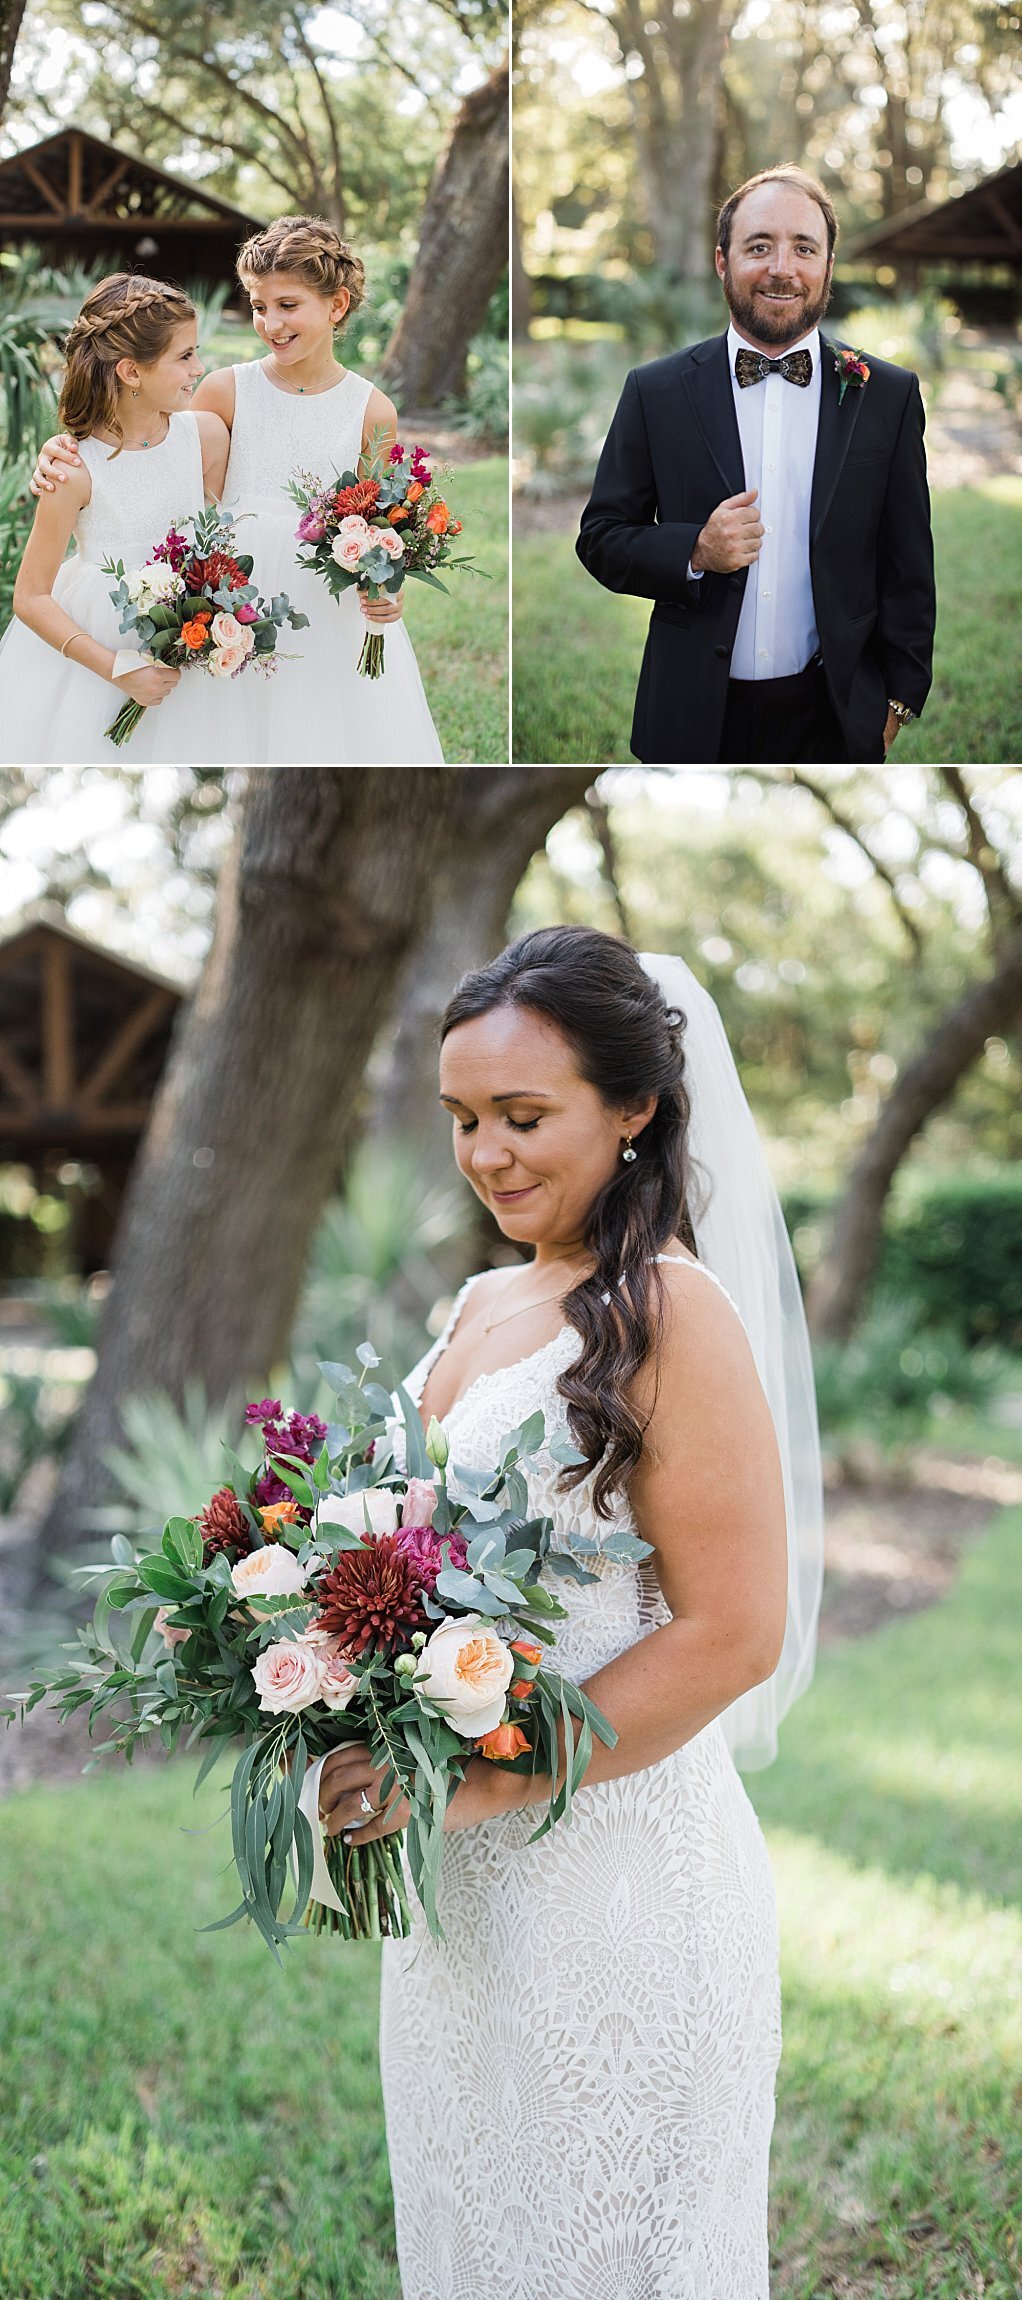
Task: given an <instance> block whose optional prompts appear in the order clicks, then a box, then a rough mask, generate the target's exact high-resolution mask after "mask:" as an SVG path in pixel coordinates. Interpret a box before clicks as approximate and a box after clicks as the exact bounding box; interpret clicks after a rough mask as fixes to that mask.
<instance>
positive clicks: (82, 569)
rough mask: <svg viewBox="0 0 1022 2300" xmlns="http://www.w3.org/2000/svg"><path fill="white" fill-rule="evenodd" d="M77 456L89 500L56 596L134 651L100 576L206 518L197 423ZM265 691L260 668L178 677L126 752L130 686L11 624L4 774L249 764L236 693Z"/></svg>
mask: <svg viewBox="0 0 1022 2300" xmlns="http://www.w3.org/2000/svg"><path fill="white" fill-rule="evenodd" d="M78 453H79V455H80V456H81V458H82V462H83V463H84V464H85V466H86V468H87V470H88V472H89V475H90V478H91V482H92V494H91V497H90V500H89V502H88V503H87V504H86V505H85V508H84V510H83V511H82V512H81V513H80V514H79V517H78V521H77V525H76V527H75V535H74V540H75V545H76V548H75V550H74V552H73V553H72V554H71V556H70V557H69V558H67V559H65V561H64V564H63V566H62V567H61V568H60V570H59V572H58V574H57V578H56V581H55V583H54V585H53V597H54V599H56V600H57V601H59V604H60V605H61V606H62V607H63V608H64V611H65V613H66V614H68V615H70V616H71V617H72V619H73V620H74V622H76V623H79V624H80V625H81V627H82V630H83V631H87V632H88V634H89V637H90V638H91V639H98V640H100V641H101V642H102V644H103V645H104V646H106V647H112V648H114V649H115V650H117V649H120V648H128V647H132V646H136V645H137V644H138V642H137V641H136V640H135V638H134V635H133V634H131V633H128V634H127V635H125V636H122V634H121V632H120V630H119V628H118V624H119V617H118V614H117V610H116V608H115V607H114V606H113V604H112V602H111V598H110V593H111V591H112V590H113V588H114V585H115V578H114V577H113V576H112V575H106V574H104V572H103V561H104V560H105V559H114V560H116V559H120V560H121V561H122V562H123V565H124V566H125V568H130V567H140V566H142V565H144V563H145V561H146V560H147V559H150V558H151V556H152V552H153V547H154V545H155V544H157V543H161V542H162V540H163V537H164V536H165V535H166V534H167V532H168V530H169V529H170V528H171V527H172V526H179V525H180V523H181V521H182V520H184V519H190V518H193V517H194V516H195V514H196V513H198V512H201V510H202V509H203V505H204V502H205V491H204V487H203V478H202V450H201V446H200V441H199V427H198V424H197V422H196V419H195V417H194V415H190V414H181V415H172V416H171V417H170V428H169V430H168V432H167V436H166V439H164V440H162V441H161V442H160V443H159V445H157V446H156V447H148V448H145V449H141V448H136V449H124V450H123V451H122V452H121V454H120V455H115V454H114V453H113V451H112V449H111V448H110V447H109V446H107V445H106V443H105V442H103V441H100V440H98V439H82V440H79V442H78ZM247 684H252V685H255V686H257V687H260V688H262V686H263V681H262V679H261V678H260V676H259V674H258V673H257V672H252V673H250V674H249V675H248V679H247V680H246V679H244V678H241V679H229V680H223V681H217V680H215V679H210V678H208V677H207V676H206V675H205V674H204V673H203V672H201V671H197V670H196V671H185V672H183V674H182V676H181V678H180V680H179V681H178V684H177V686H176V687H175V688H174V690H173V693H172V694H170V695H168V696H167V698H166V700H165V701H164V702H162V703H158V704H155V705H151V706H150V708H149V709H148V710H147V711H146V713H145V716H144V717H143V718H142V719H141V720H140V722H139V724H138V726H137V727H136V728H135V730H134V732H133V734H132V735H131V736H130V738H129V740H128V742H127V744H126V745H125V747H124V750H123V751H119V750H118V749H117V747H116V745H115V744H113V743H112V742H110V740H109V738H108V737H107V735H106V733H105V729H106V728H107V727H109V726H111V725H112V724H113V721H114V719H115V718H116V716H117V713H118V711H119V710H120V708H121V705H122V703H124V702H127V701H128V699H129V698H128V696H127V694H126V692H125V690H124V688H123V687H115V686H114V685H112V684H111V682H110V681H109V680H108V679H101V678H98V677H97V675H96V673H95V672H94V671H90V670H88V669H87V668H86V666H85V665H84V664H83V663H80V662H77V663H76V662H75V659H74V654H73V651H72V652H71V653H70V654H68V655H61V654H59V653H58V651H57V649H56V648H55V647H51V646H49V645H48V644H47V642H46V640H45V639H40V638H39V636H38V634H37V633H36V632H35V631H30V630H29V628H28V625H27V624H25V623H19V622H18V621H17V620H16V619H15V620H14V621H13V622H12V623H11V624H10V626H9V628H8V630H7V631H6V633H5V634H4V638H3V640H2V642H0V763H2V764H3V765H5V766H35V765H44V766H45V765H52V766H93V765H99V764H106V763H108V762H112V761H113V760H115V759H119V758H123V759H124V761H125V763H126V764H128V765H130V766H148V765H153V764H164V763H173V764H174V765H180V763H181V762H182V761H183V760H195V761H205V760H215V761H216V762H217V763H218V764H219V763H224V762H228V761H230V762H232V763H237V762H239V761H241V760H242V759H243V757H244V745H245V740H246V737H245V730H244V724H243V713H242V711H241V710H240V709H239V701H240V694H239V690H240V689H241V688H242V686H243V685H247Z"/></svg>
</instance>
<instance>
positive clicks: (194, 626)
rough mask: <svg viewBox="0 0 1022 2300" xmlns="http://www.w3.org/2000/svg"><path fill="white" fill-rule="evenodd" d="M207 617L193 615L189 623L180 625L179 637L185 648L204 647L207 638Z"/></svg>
mask: <svg viewBox="0 0 1022 2300" xmlns="http://www.w3.org/2000/svg"><path fill="white" fill-rule="evenodd" d="M208 623H209V617H208V615H193V617H192V620H191V622H190V623H182V625H181V637H182V639H183V640H184V643H185V646H186V647H192V648H194V647H204V646H205V644H206V641H207V639H208V637H209V631H208V628H207V626H208Z"/></svg>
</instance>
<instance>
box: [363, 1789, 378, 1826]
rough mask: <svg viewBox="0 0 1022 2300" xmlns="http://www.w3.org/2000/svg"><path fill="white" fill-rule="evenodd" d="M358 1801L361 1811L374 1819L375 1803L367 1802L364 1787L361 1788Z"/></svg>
mask: <svg viewBox="0 0 1022 2300" xmlns="http://www.w3.org/2000/svg"><path fill="white" fill-rule="evenodd" d="M360 1802H361V1806H362V1811H363V1813H366V1814H368V1815H369V1817H370V1818H371V1819H373V1820H375V1817H376V1806H375V1805H371V1804H370V1802H369V1799H368V1797H367V1796H366V1793H365V1790H364V1789H363V1791H362V1796H361V1799H360Z"/></svg>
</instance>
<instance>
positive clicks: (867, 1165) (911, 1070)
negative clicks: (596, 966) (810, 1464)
mask: <svg viewBox="0 0 1022 2300" xmlns="http://www.w3.org/2000/svg"><path fill="white" fill-rule="evenodd" d="M1020 1023H1022V933H1016V934H1015V935H1014V936H1012V937H1011V938H1010V939H1009V940H1006V941H1005V942H1004V943H1003V944H1002V946H1001V948H1000V950H999V953H998V958H997V963H996V965H995V968H994V972H993V973H992V974H991V975H990V976H988V978H987V980H986V981H985V982H980V983H977V984H976V985H975V986H974V987H973V988H972V989H970V990H968V991H966V993H965V995H964V997H962V998H961V999H960V1000H959V1002H958V1004H957V1006H955V1007H953V1008H952V1010H951V1012H950V1014H946V1015H944V1016H943V1017H942V1019H941V1021H940V1022H939V1023H938V1024H937V1025H936V1027H935V1029H934V1030H932V1031H931V1033H930V1036H929V1037H928V1038H927V1040H926V1042H925V1044H924V1045H923V1046H922V1047H921V1048H920V1051H919V1053H918V1054H917V1055H916V1057H915V1060H914V1061H912V1062H910V1063H909V1065H908V1067H907V1069H905V1070H903V1071H902V1073H901V1076H900V1078H899V1079H898V1081H897V1083H896V1085H895V1086H894V1087H893V1089H892V1091H891V1093H890V1094H889V1095H888V1098H887V1100H886V1102H885V1103H884V1106H883V1109H882V1110H881V1113H880V1116H879V1118H878V1120H877V1123H876V1125H875V1127H874V1129H873V1132H872V1134H871V1135H870V1137H869V1140H868V1142H867V1143H865V1145H864V1147H863V1149H862V1150H861V1151H860V1153H859V1156H858V1158H857V1159H856V1161H855V1164H854V1166H853V1167H852V1170H851V1174H850V1175H849V1178H848V1183H847V1187H846V1189H845V1193H844V1197H843V1198H842V1200H841V1204H840V1206H839V1208H838V1212H837V1216H836V1218H835V1222H834V1228H833V1232H832V1235H831V1239H830V1243H829V1246H828V1249H827V1252H826V1254H825V1256H824V1259H823V1261H822V1262H821V1264H820V1267H819V1269H818V1270H817V1272H816V1275H815V1278H814V1280H813V1282H812V1285H811V1286H810V1289H809V1304H808V1306H809V1318H810V1323H811V1325H812V1327H813V1330H814V1332H815V1333H817V1334H822V1335H826V1336H828V1337H831V1338H833V1339H835V1340H837V1341H843V1340H845V1339H846V1338H847V1336H848V1335H849V1334H850V1333H851V1331H852V1329H853V1327H854V1325H855V1323H856V1319H857V1318H858V1316H859V1314H860V1311H861V1309H862V1307H863V1304H864V1302H865V1300H866V1295H867V1291H868V1288H869V1284H870V1280H871V1278H872V1276H873V1271H874V1269H875V1267H876V1262H877V1258H878V1255H879V1252H880V1243H881V1237H882V1229H883V1215H884V1207H885V1205H886V1202H887V1195H888V1192H889V1190H890V1187H891V1184H892V1182H893V1180H894V1176H895V1174H896V1173H897V1170H898V1167H899V1166H900V1164H901V1161H902V1159H903V1158H904V1156H905V1154H906V1152H907V1151H908V1149H909V1148H910V1146H911V1144H912V1143H913V1141H914V1140H915V1138H916V1136H917V1135H918V1134H919V1133H921V1131H922V1129H923V1127H924V1126H925V1125H926V1124H927V1121H928V1120H929V1119H930V1118H931V1117H932V1116H933V1113H934V1111H935V1110H939V1109H940V1107H941V1104H942V1103H944V1102H946V1101H947V1100H948V1098H949V1096H950V1095H952V1094H953V1093H954V1091H955V1088H956V1086H957V1085H958V1083H959V1080H960V1079H962V1078H964V1076H965V1074H966V1072H967V1071H969V1070H971V1068H972V1065H973V1063H974V1062H976V1061H978V1060H979V1057H980V1055H981V1054H982V1052H983V1048H984V1046H985V1044H986V1041H987V1039H988V1038H990V1037H992V1036H1000V1035H1003V1034H1004V1033H1006V1032H1011V1031H1013V1030H1015V1029H1017V1028H1018V1026H1019V1024H1020Z"/></svg>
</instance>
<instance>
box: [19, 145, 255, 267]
mask: <svg viewBox="0 0 1022 2300" xmlns="http://www.w3.org/2000/svg"><path fill="white" fill-rule="evenodd" d="M263 220H264V219H262V218H260V217H258V216H248V215H244V214H243V213H242V211H241V209H240V208H233V207H231V206H230V205H229V203H228V202H227V201H226V200H219V199H217V198H216V197H215V196H214V194H213V193H212V192H206V191H202V190H200V189H199V187H198V186H197V185H195V184H188V183H185V182H184V181H183V180H182V179H181V177H179V176H171V175H168V174H167V171H166V169H165V168H157V167H154V166H153V164H152V162H151V161H149V160H143V159H140V158H139V157H138V155H137V154H136V153H133V152H122V151H119V150H118V149H117V147H116V145H114V144H106V143H104V142H103V141H102V139H101V138H100V137H99V136H93V135H90V134H88V133H87V131H86V130H85V129H83V128H62V129H60V131H59V132H58V134H57V135H55V136H47V137H46V139H45V141H44V142H43V143H41V144H31V145H30V146H29V148H28V150H27V151H24V152H13V153H12V154H11V155H10V157H9V158H8V159H6V160H0V247H18V246H21V245H23V244H24V243H25V242H26V241H28V242H30V243H31V245H32V246H33V247H39V248H41V249H42V252H43V254H44V255H45V256H46V257H47V258H48V260H49V261H50V262H52V263H68V262H70V261H75V262H78V263H85V264H91V263H95V262H96V261H101V262H102V263H104V264H106V265H108V267H109V269H110V270H111V271H120V270H123V271H143V272H152V273H153V274H154V275H155V276H156V277H157V278H159V279H172V280H176V281H178V282H183V281H186V280H196V281H200V280H201V281H205V282H208V283H209V284H210V285H215V284H218V283H220V282H222V281H224V280H230V281H232V282H233V279H234V259H235V256H236V255H237V252H238V248H239V246H240V245H241V242H242V240H243V239H247V237H248V235H249V233H251V232H255V231H259V230H261V229H262V223H263Z"/></svg>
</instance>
